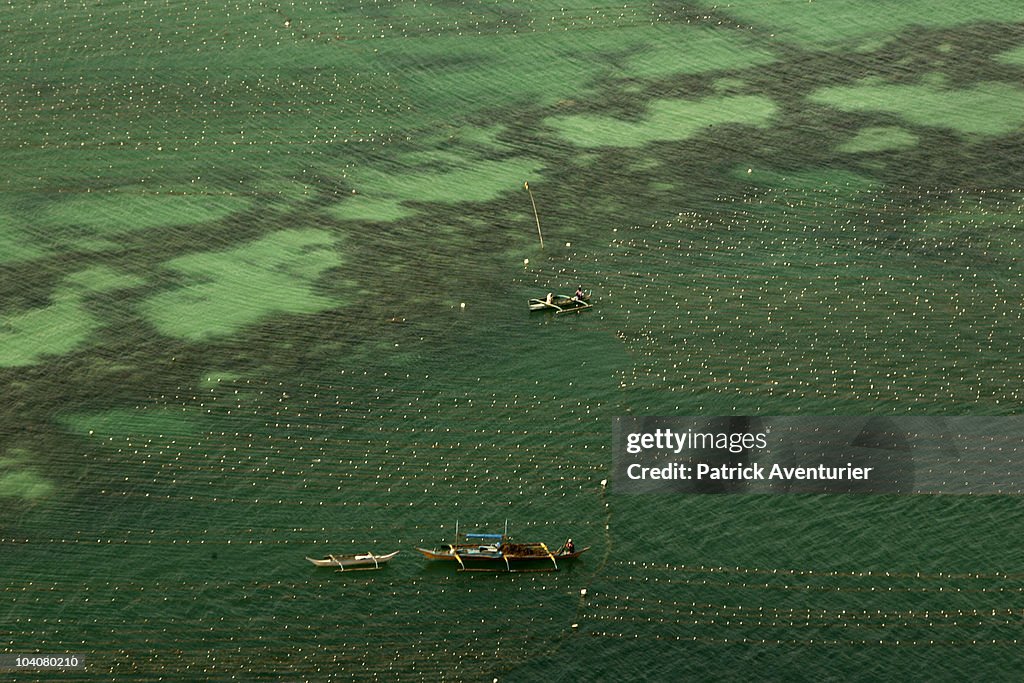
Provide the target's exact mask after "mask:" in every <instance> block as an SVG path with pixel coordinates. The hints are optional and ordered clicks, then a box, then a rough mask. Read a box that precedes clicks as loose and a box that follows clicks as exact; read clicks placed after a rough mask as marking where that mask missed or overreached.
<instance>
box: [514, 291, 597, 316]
mask: <svg viewBox="0 0 1024 683" xmlns="http://www.w3.org/2000/svg"><path fill="white" fill-rule="evenodd" d="M529 306H530V310H531V311H550V312H556V313H564V312H566V311H576V310H582V309H585V308H590V306H591V303H590V297H589V296H587V297H584V298H582V299H577V298H575V297H571V296H565V295H562V294H559V295H558V296H556V297H553V298H552V299H551V302H550V303H549V302H548V301H547V300H546V299H530V301H529Z"/></svg>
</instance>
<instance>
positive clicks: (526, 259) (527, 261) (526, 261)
mask: <svg viewBox="0 0 1024 683" xmlns="http://www.w3.org/2000/svg"><path fill="white" fill-rule="evenodd" d="M528 265H530V259H528V258H524V259H523V266H528Z"/></svg>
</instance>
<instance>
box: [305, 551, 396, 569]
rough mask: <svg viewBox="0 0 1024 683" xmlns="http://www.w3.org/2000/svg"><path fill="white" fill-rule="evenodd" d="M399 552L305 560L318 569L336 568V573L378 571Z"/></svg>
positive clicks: (330, 556)
mask: <svg viewBox="0 0 1024 683" xmlns="http://www.w3.org/2000/svg"><path fill="white" fill-rule="evenodd" d="M399 552H401V551H399V550H396V551H395V552H393V553H388V554H387V555H374V554H373V553H366V554H365V555H328V556H327V557H325V558H324V559H322V560H317V559H314V558H312V557H307V558H306V559H307V560H309V561H310V562H312V563H313V564H315V565H316V566H318V567H337V568H338V571H359V570H365V569H380V568H382V567H383V566H384V565H386V564H387V563H388V562H390V561H391V558H393V557H394V556H395V555H397V554H398V553H399Z"/></svg>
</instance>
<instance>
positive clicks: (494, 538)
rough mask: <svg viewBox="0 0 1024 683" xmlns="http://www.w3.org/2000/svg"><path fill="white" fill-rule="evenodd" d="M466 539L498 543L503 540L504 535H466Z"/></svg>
mask: <svg viewBox="0 0 1024 683" xmlns="http://www.w3.org/2000/svg"><path fill="white" fill-rule="evenodd" d="M466 538H488V539H493V540H496V541H500V540H501V539H503V538H505V534H466Z"/></svg>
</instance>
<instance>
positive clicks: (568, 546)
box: [562, 538, 576, 554]
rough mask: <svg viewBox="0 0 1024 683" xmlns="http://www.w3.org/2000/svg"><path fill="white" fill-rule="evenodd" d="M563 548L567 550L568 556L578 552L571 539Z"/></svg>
mask: <svg viewBox="0 0 1024 683" xmlns="http://www.w3.org/2000/svg"><path fill="white" fill-rule="evenodd" d="M562 547H563V548H564V549H565V552H566V553H567V554H572V553H574V552H576V546H575V544H573V542H572V539H571V538H570V539H569V540H567V541H566V542H565V545H564V546H562Z"/></svg>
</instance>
